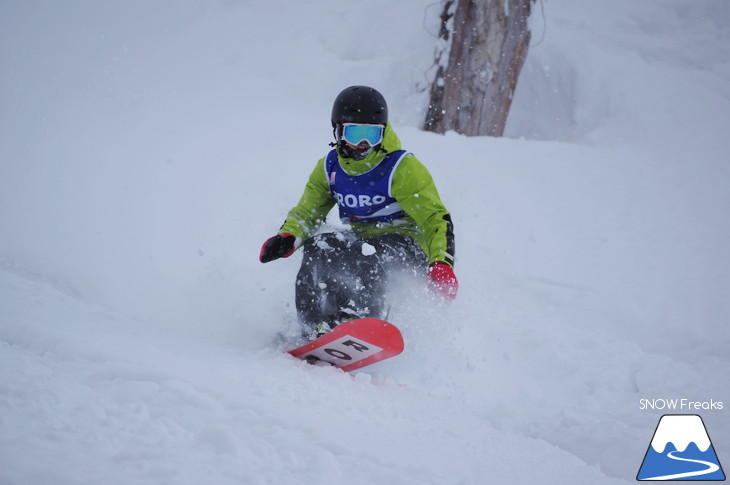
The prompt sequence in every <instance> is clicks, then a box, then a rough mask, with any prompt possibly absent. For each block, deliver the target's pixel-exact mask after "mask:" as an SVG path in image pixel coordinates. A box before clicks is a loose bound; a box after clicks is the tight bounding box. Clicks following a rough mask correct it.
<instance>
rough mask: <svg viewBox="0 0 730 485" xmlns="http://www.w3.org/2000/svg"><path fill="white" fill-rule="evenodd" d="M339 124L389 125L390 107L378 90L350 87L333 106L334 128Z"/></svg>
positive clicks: (365, 87) (343, 91)
mask: <svg viewBox="0 0 730 485" xmlns="http://www.w3.org/2000/svg"><path fill="white" fill-rule="evenodd" d="M338 123H367V124H381V125H385V124H387V123H388V105H387V104H386V103H385V98H384V97H383V95H382V94H380V93H379V92H378V91H377V90H376V89H373V88H370V87H368V86H350V87H349V88H345V89H344V90H342V92H341V93H340V94H338V95H337V98H335V104H334V105H333V106H332V127H334V126H335V125H337V124H338Z"/></svg>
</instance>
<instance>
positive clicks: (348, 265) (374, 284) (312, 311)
mask: <svg viewBox="0 0 730 485" xmlns="http://www.w3.org/2000/svg"><path fill="white" fill-rule="evenodd" d="M303 250H304V256H303V259H302V265H301V267H300V269H299V273H298V275H297V282H296V307H297V314H298V316H299V320H300V321H301V323H302V325H303V326H304V328H303V330H304V332H305V333H306V332H309V331H311V330H313V329H314V328H316V327H317V325H319V324H320V323H323V322H324V323H328V324H329V325H330V327H332V328H334V327H335V326H336V325H337V324H339V323H341V322H343V321H345V320H351V319H354V318H364V317H375V318H385V316H386V313H387V310H388V309H387V308H386V298H385V293H386V290H387V287H388V284H389V283H390V282H391V279H392V276H394V275H395V274H396V272H404V271H405V272H412V273H413V274H424V273H425V270H426V266H427V263H428V261H427V258H426V255H425V254H424V252H423V250H422V249H421V247H420V246H419V245H418V243H416V241H414V240H413V239H412V238H410V237H408V236H404V235H402V234H395V233H394V234H385V235H382V236H378V237H374V238H368V239H363V238H360V237H358V236H356V235H355V234H354V233H351V232H346V233H322V234H317V235H316V236H313V237H311V238H310V239H308V240H307V241H306V242H305V243H304V246H303Z"/></svg>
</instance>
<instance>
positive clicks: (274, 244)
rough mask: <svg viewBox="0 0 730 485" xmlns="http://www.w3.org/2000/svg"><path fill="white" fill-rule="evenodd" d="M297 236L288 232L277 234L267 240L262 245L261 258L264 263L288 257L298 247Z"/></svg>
mask: <svg viewBox="0 0 730 485" xmlns="http://www.w3.org/2000/svg"><path fill="white" fill-rule="evenodd" d="M296 242H297V237H296V236H295V235H293V234H289V233H288V232H284V233H281V234H277V235H276V236H274V237H270V238H269V239H267V240H266V242H265V243H264V245H263V246H261V254H259V260H260V261H261V262H262V263H268V262H269V261H273V260H275V259H279V258H288V257H289V256H291V255H292V253H293V252H294V250H295V249H296Z"/></svg>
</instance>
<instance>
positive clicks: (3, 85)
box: [0, 0, 730, 485]
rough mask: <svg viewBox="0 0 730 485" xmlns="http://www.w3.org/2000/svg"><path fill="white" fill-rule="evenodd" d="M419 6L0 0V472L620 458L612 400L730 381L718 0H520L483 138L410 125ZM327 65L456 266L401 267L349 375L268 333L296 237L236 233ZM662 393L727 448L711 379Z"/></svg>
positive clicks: (634, 456)
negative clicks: (522, 50)
mask: <svg viewBox="0 0 730 485" xmlns="http://www.w3.org/2000/svg"><path fill="white" fill-rule="evenodd" d="M383 12H384V13H383ZM374 13H375V15H374ZM437 15H438V7H437V6H425V5H423V4H422V3H421V2H416V1H415V0H398V1H395V2H393V1H391V2H386V1H384V0H376V1H372V2H367V3H365V4H359V3H356V2H342V1H335V0H320V1H317V2H292V1H285V2H264V1H252V2H238V1H219V2H204V1H196V0H185V1H182V2H157V3H153V4H150V3H149V2H142V1H131V2H124V3H118V4H110V3H105V2H102V3H99V2H93V1H74V2H70V3H69V2H64V3H61V2H53V1H50V0H48V1H38V2H33V3H27V2H20V1H15V0H11V1H8V2H3V3H2V5H0V72H2V76H1V77H0V157H1V158H0V225H1V227H2V228H3V229H2V231H3V236H2V238H0V483H2V484H9V485H17V484H27V483H33V484H76V483H87V482H92V481H96V482H103V483H110V484H113V483H119V484H122V483H123V484H136V483H139V484H145V483H155V484H162V483H164V484H167V483H191V484H192V483H201V482H203V481H205V482H206V483H216V484H226V483H299V482H301V483H308V482H323V481H327V482H333V481H336V480H347V481H348V483H373V482H378V481H379V482H381V483H404V484H405V483H414V484H415V483H419V484H420V483H434V484H441V483H475V484H476V483H484V481H485V480H489V481H494V482H495V483H499V482H501V483H624V482H632V481H633V480H634V476H635V475H636V471H637V470H638V468H639V466H640V464H641V459H642V457H643V456H644V453H645V452H646V449H647V447H648V445H649V442H650V441H651V436H652V433H653V431H654V428H655V426H656V423H657V421H658V418H659V416H660V415H661V414H663V413H665V412H668V411H667V410H642V409H640V399H659V398H687V399H689V400H691V401H698V402H704V401H710V400H711V399H712V400H714V401H721V402H724V403H725V404H726V405H727V404H728V402H730V396H728V394H727V385H726V384H724V382H725V380H726V378H725V377H724V376H727V375H728V373H730V358H728V352H727V348H728V345H729V344H730V331H729V330H728V329H727V322H728V321H729V320H730V303H728V299H727V297H726V293H727V290H726V288H727V287H728V283H730V276H728V275H730V262H729V261H728V258H727V257H726V253H727V248H728V244H729V243H730V222H729V221H730V219H729V218H728V217H727V211H728V207H730V168H728V165H727V153H728V142H727V140H726V137H727V133H728V131H729V129H730V114H728V113H730V47H729V46H730V42H728V41H729V40H730V29H729V28H728V27H727V25H728V22H727V21H728V19H730V5H729V4H728V3H727V2H725V1H724V0H677V1H673V2H665V1H660V0H647V1H644V2H640V3H637V2H633V1H629V0H617V1H614V2H609V3H606V5H602V4H599V3H596V2H581V1H578V0H563V1H560V2H558V1H557V0H552V1H550V2H545V4H544V5H540V4H538V5H536V6H535V10H534V15H533V17H532V20H531V21H532V27H533V46H532V47H531V49H530V53H529V58H528V62H527V65H526V66H525V69H524V71H523V75H522V77H521V79H520V85H519V87H518V92H517V93H516V97H515V102H514V106H513V111H512V115H511V118H510V122H509V126H508V130H507V133H508V137H506V138H502V139H493V138H466V137H463V136H459V135H456V134H453V133H449V134H447V135H445V136H438V135H433V134H428V133H423V132H421V131H419V130H418V129H417V126H418V124H419V122H420V120H421V118H422V116H423V113H424V109H425V105H426V103H427V96H426V93H425V91H424V88H425V87H426V86H427V78H428V74H429V72H430V71H429V69H430V68H431V62H432V52H433V46H434V37H433V35H432V33H433V32H435V31H436V29H437V27H438V18H437ZM543 16H544V17H543ZM366 34H367V37H366ZM356 83H357V84H360V83H362V84H370V85H373V86H376V87H378V88H379V89H380V90H381V91H382V92H383V93H384V94H385V96H386V98H387V99H388V100H389V103H390V109H391V113H392V116H391V118H392V121H393V124H394V126H395V129H396V130H397V132H398V133H399V135H400V137H401V139H402V140H403V142H404V145H405V146H406V147H408V148H409V149H410V150H411V151H413V152H414V153H416V155H417V156H419V158H420V159H421V160H422V161H423V162H424V163H425V164H426V165H427V166H428V167H429V169H430V170H431V172H432V173H433V175H434V178H435V179H436V181H437V184H438V186H439V189H440V192H441V195H442V197H443V199H444V202H445V203H446V205H447V206H448V207H449V209H450V210H451V211H452V213H453V216H454V221H455V226H456V236H457V251H458V253H457V274H458V275H459V277H460V282H461V290H460V294H459V298H458V300H457V302H456V303H455V304H454V305H452V306H450V307H447V308H444V307H442V306H439V305H438V304H437V303H436V302H433V301H431V300H430V299H429V298H428V295H425V294H423V293H422V291H421V290H420V289H419V288H404V289H403V290H402V296H403V304H402V305H401V307H400V308H398V309H397V310H396V311H395V313H394V314H393V315H392V320H393V322H394V323H396V324H397V325H398V326H399V327H400V328H401V330H402V331H403V333H404V336H405V339H406V351H405V352H404V354H403V355H402V356H399V357H397V358H394V359H391V360H390V361H387V362H383V363H380V364H377V365H375V366H372V367H371V368H367V369H363V371H361V372H358V373H356V374H355V375H352V376H351V375H348V374H343V373H340V372H338V371H334V370H332V369H321V368H312V367H311V366H306V365H304V364H301V363H300V362H298V361H296V360H293V359H291V358H289V357H288V356H286V355H284V354H282V353H281V352H280V349H279V348H277V346H276V344H274V343H273V342H274V341H275V337H276V334H277V333H278V332H280V331H282V330H283V331H286V330H291V329H293V328H295V325H296V322H295V320H296V317H295V314H294V309H293V306H292V297H293V279H294V275H295V274H296V271H297V267H298V261H299V259H298V258H299V255H295V256H293V257H292V258H291V259H289V260H285V261H278V262H274V263H271V264H268V265H261V264H260V263H259V262H258V261H257V256H258V251H259V248H260V245H261V243H262V242H263V240H264V239H265V238H266V237H268V236H270V235H271V234H273V233H274V232H275V231H276V229H277V228H278V227H279V225H280V223H281V221H282V220H283V217H284V216H285V214H286V211H287V210H288V209H289V207H290V206H291V205H293V204H294V203H295V202H296V200H297V199H298V197H299V195H300V191H301V189H302V187H303V185H304V182H305V180H306V177H307V176H308V174H309V172H310V170H311V169H312V167H313V165H314V163H315V161H316V159H317V158H318V157H320V156H321V155H322V154H323V153H324V152H325V151H326V149H327V143H328V142H329V141H330V137H331V134H330V128H329V121H328V116H329V110H330V107H331V101H332V98H333V96H334V94H336V93H337V92H338V91H339V90H340V89H342V88H343V87H345V86H347V85H350V84H356ZM287 127H295V128H296V129H293V130H287ZM677 411H683V412H699V413H700V414H701V415H702V417H703V420H704V422H705V424H706V425H707V427H708V431H709V433H710V436H711V437H712V439H713V445H714V448H715V450H716V451H717V453H718V456H719V458H720V461H721V462H730V459H728V458H727V457H728V455H727V453H728V451H727V450H730V439H729V438H728V436H730V424H729V422H728V418H727V413H728V410H727V408H724V409H721V410H699V411H698V410H686V409H685V410H677Z"/></svg>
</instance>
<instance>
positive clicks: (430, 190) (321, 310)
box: [259, 86, 459, 339]
mask: <svg viewBox="0 0 730 485" xmlns="http://www.w3.org/2000/svg"><path fill="white" fill-rule="evenodd" d="M332 128H333V133H334V137H335V142H334V143H331V144H330V146H332V147H334V148H333V149H332V150H331V151H330V152H329V153H328V154H327V155H326V156H325V157H324V158H322V159H320V160H319V161H318V162H317V165H316V166H315V168H314V170H313V171H312V173H311V175H310V177H309V181H308V182H307V184H306V187H305V188H304V194H303V195H302V197H301V199H300V200H299V203H298V204H297V205H296V206H295V207H294V208H293V209H291V210H290V211H289V214H288V216H287V218H286V220H285V221H284V224H283V225H282V226H281V228H280V229H279V233H278V234H277V235H275V236H273V237H271V238H269V239H267V240H266V242H264V244H263V246H262V248H261V253H260V255H259V259H260V260H261V262H262V263H268V262H269V261H273V260H275V259H278V258H286V257H289V256H290V255H291V254H292V253H293V252H294V251H295V250H296V249H297V248H299V247H300V246H303V251H304V255H303V259H302V264H301V267H300V269H299V273H298V275H297V280H296V295H295V297H296V308H297V314H298V316H299V319H300V321H301V323H302V324H303V326H304V333H305V335H307V337H308V338H309V339H313V338H316V337H318V336H321V335H323V334H324V333H326V332H327V331H329V330H330V329H332V328H334V327H335V326H336V325H338V324H339V323H342V322H343V321H346V320H352V319H355V318H364V317H375V318H384V317H385V313H386V312H387V309H386V308H385V291H386V286H387V284H388V282H389V280H390V278H391V277H392V276H393V275H394V274H395V272H397V271H409V272H412V273H415V274H426V275H428V277H429V279H430V283H431V287H432V288H433V289H434V290H435V291H436V292H437V293H438V294H440V295H442V296H443V297H444V298H446V299H447V300H451V299H453V298H455V296H456V292H457V290H458V287H459V285H458V281H457V278H456V275H455V274H454V270H453V266H454V232H453V224H452V221H451V216H450V215H449V212H448V211H447V210H446V208H445V207H444V205H443V203H442V202H441V199H440V198H439V195H438V192H437V190H436V186H435V184H434V182H433V179H432V178H431V175H430V173H429V172H428V170H427V169H426V167H424V166H423V165H422V164H421V162H419V161H418V159H417V158H416V157H415V156H414V155H413V154H411V153H408V152H406V151H405V150H402V149H401V143H400V140H399V139H398V136H397V135H396V134H395V132H394V131H393V128H392V127H391V125H390V124H389V123H388V107H387V105H386V102H385V98H383V96H382V94H380V93H379V92H378V91H377V90H375V89H373V88H371V87H367V86H351V87H348V88H346V89H344V90H343V91H342V92H341V93H340V94H339V95H338V96H337V98H336V99H335V102H334V106H333V107H332ZM335 204H337V205H338V208H339V215H340V219H341V220H342V221H343V222H344V223H346V226H345V227H346V228H347V230H342V229H338V230H337V231H336V232H320V233H317V230H318V229H320V227H321V226H322V225H323V223H324V221H325V219H326V216H327V214H328V213H329V211H330V209H331V208H332V207H333V206H334V205H335Z"/></svg>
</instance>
